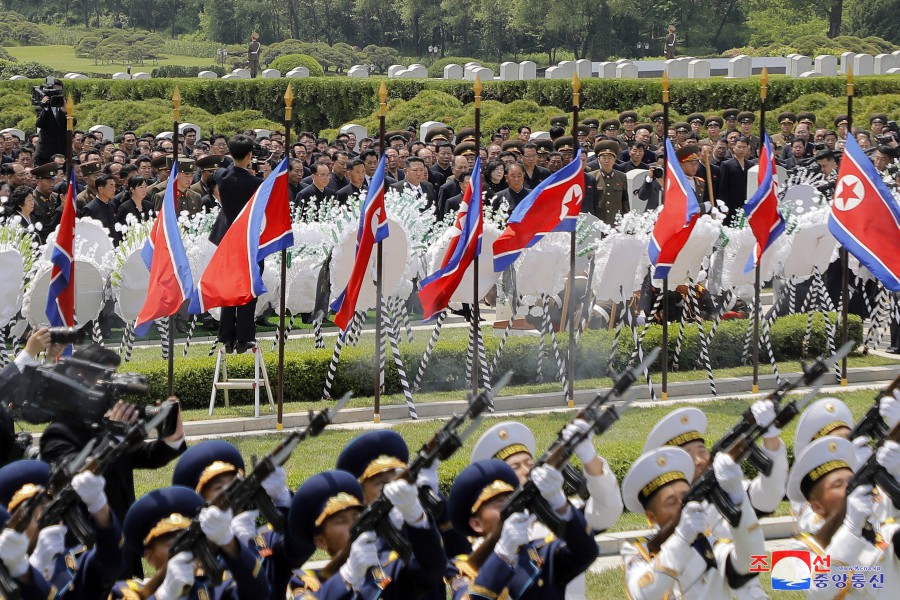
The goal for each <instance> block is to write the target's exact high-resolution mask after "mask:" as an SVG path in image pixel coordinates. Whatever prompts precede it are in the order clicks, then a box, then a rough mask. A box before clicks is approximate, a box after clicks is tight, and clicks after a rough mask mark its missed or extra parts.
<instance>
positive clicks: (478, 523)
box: [450, 459, 598, 600]
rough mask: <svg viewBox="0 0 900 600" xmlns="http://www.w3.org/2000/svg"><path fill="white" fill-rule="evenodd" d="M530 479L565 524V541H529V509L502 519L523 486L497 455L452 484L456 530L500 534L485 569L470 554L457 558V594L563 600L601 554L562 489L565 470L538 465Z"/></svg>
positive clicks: (479, 534)
mask: <svg viewBox="0 0 900 600" xmlns="http://www.w3.org/2000/svg"><path fill="white" fill-rule="evenodd" d="M531 480H532V481H534V483H535V485H536V486H537V487H538V490H540V493H541V496H542V497H543V498H544V499H545V500H546V501H547V503H548V504H549V505H550V507H551V508H552V509H553V510H555V511H556V513H557V514H558V515H559V516H560V518H561V519H562V520H563V521H565V522H566V527H565V533H564V535H563V538H562V539H555V538H553V537H550V538H544V539H540V540H536V541H532V540H531V539H529V538H530V536H529V532H528V523H529V520H530V519H529V517H527V516H526V515H525V514H524V513H515V514H513V515H512V516H510V517H509V518H508V519H507V520H506V522H501V520H500V510H501V508H502V507H503V504H504V502H505V501H506V499H507V498H509V496H510V494H511V493H512V492H514V491H515V490H516V488H518V487H519V477H518V476H517V475H516V473H515V471H513V469H512V467H510V466H509V465H508V464H506V463H505V462H503V461H501V460H497V459H490V460H483V461H478V462H474V463H472V464H470V465H469V466H468V467H466V468H465V469H463V471H462V472H461V473H460V474H459V476H457V478H456V480H455V481H454V482H453V488H452V489H451V491H450V513H451V515H452V520H453V526H454V528H456V529H457V530H459V531H461V532H463V533H465V534H466V535H469V536H472V537H473V538H478V537H484V536H486V535H487V534H488V533H490V532H493V531H497V530H500V532H501V533H500V539H499V541H498V542H497V544H496V546H495V547H494V549H493V552H491V553H490V555H489V556H488V557H487V559H486V560H485V561H484V564H482V565H481V568H480V569H478V570H476V569H475V566H474V565H472V564H470V563H469V562H468V559H467V557H458V559H457V560H456V561H455V566H456V568H457V571H458V574H457V575H456V576H455V577H454V578H453V579H452V580H451V581H450V588H451V590H452V591H453V597H454V598H472V599H479V600H494V599H496V598H500V597H507V596H509V597H512V598H523V599H531V598H535V599H537V598H540V599H550V600H552V599H555V598H560V599H561V598H564V597H565V592H566V588H567V586H568V585H569V583H570V582H571V581H572V580H573V579H575V578H576V577H578V576H579V575H581V574H583V573H584V571H586V570H587V568H588V567H589V566H590V565H591V563H592V562H593V561H594V559H595V558H596V557H597V552H598V551H597V544H596V542H595V541H594V538H593V536H591V535H590V533H589V531H588V530H589V527H588V526H587V525H586V523H585V521H584V516H583V515H582V514H581V512H580V511H578V510H576V509H575V508H574V507H573V506H572V505H571V504H569V502H568V501H567V500H566V496H565V494H564V493H563V490H562V484H563V477H562V474H560V473H559V471H556V470H555V469H552V468H550V467H546V466H541V467H537V468H535V469H534V471H533V472H532V475H531ZM582 597H584V596H582Z"/></svg>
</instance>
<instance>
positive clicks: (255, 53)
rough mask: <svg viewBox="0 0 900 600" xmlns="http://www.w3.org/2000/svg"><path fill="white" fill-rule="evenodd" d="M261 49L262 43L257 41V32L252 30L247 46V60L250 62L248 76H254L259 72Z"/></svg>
mask: <svg viewBox="0 0 900 600" xmlns="http://www.w3.org/2000/svg"><path fill="white" fill-rule="evenodd" d="M261 51H262V45H261V44H260V43H259V34H258V33H257V32H255V31H254V32H253V33H251V34H250V45H249V46H248V47H247V62H248V63H249V64H250V77H253V78H255V77H256V75H257V74H258V73H259V54H260V52H261Z"/></svg>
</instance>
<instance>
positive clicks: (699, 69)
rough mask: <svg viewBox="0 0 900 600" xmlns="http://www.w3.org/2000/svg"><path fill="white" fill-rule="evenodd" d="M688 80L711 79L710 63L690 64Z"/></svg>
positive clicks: (696, 62) (694, 61)
mask: <svg viewBox="0 0 900 600" xmlns="http://www.w3.org/2000/svg"><path fill="white" fill-rule="evenodd" d="M688 79H709V61H708V60H692V61H691V62H689V63H688Z"/></svg>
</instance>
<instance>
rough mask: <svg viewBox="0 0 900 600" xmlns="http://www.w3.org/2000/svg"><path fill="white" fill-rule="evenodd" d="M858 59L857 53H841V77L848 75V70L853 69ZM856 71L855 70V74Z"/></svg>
mask: <svg viewBox="0 0 900 600" xmlns="http://www.w3.org/2000/svg"><path fill="white" fill-rule="evenodd" d="M855 57H856V52H843V53H841V75H846V74H847V70H848V69H851V68H853V59H854V58H855ZM855 73H856V71H855V70H854V74H855Z"/></svg>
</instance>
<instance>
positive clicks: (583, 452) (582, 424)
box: [562, 419, 597, 465]
mask: <svg viewBox="0 0 900 600" xmlns="http://www.w3.org/2000/svg"><path fill="white" fill-rule="evenodd" d="M590 428H591V425H590V423H588V422H587V421H584V420H582V419H575V420H574V421H572V422H571V423H569V424H568V425H566V426H565V427H564V428H563V430H562V438H563V440H565V441H567V442H568V441H569V440H570V439H572V438H573V437H574V436H575V434H577V433H581V432H582V431H588V430H590ZM575 456H577V457H578V460H580V461H581V464H583V465H585V464H587V463H589V462H591V461H592V460H594V459H595V458H596V457H597V449H596V448H594V434H593V433H592V434H591V435H589V436H588V437H587V438H586V439H585V440H584V441H583V442H581V443H580V444H578V445H577V446H575Z"/></svg>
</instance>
